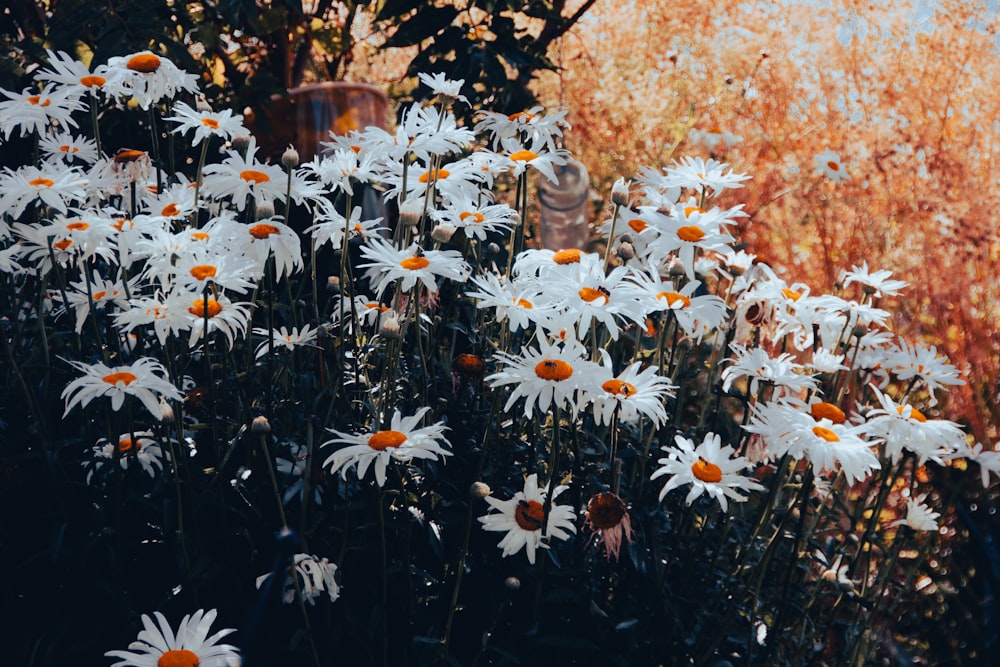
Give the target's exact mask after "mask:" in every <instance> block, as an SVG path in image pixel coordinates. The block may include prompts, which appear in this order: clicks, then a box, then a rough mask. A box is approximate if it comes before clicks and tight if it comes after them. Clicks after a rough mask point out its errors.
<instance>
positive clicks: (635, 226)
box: [628, 218, 649, 234]
mask: <svg viewBox="0 0 1000 667" xmlns="http://www.w3.org/2000/svg"><path fill="white" fill-rule="evenodd" d="M628 226H629V227H631V228H632V231H633V232H635V233H636V234H639V233H641V232H642V231H643V230H645V229H646V228H647V227H649V225H647V224H646V221H645V220H641V219H639V218H633V219H632V220H629V221H628Z"/></svg>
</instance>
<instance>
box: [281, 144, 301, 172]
mask: <svg viewBox="0 0 1000 667" xmlns="http://www.w3.org/2000/svg"><path fill="white" fill-rule="evenodd" d="M281 166H282V167H284V168H285V169H295V168H296V167H297V166H299V152H298V151H297V150H295V147H294V146H289V147H288V148H286V149H285V152H284V153H282V154H281Z"/></svg>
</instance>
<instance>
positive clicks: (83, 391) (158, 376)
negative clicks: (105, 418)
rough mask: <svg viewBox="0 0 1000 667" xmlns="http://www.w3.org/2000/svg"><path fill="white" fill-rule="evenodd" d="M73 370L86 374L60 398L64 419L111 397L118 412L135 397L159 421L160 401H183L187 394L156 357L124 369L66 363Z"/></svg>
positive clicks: (145, 358) (69, 361) (67, 388)
mask: <svg viewBox="0 0 1000 667" xmlns="http://www.w3.org/2000/svg"><path fill="white" fill-rule="evenodd" d="M66 362H67V363H69V364H70V365H71V366H73V367H74V368H75V369H77V370H78V371H82V372H83V373H84V375H83V377H79V378H77V379H75V380H73V381H72V382H70V383H69V384H68V385H66V388H65V389H63V392H62V394H61V395H60V398H62V399H65V401H66V411H65V412H63V417H65V416H66V415H68V414H69V411H70V410H72V409H73V408H75V407H76V406H77V405H79V406H80V407H86V406H87V405H88V404H89V403H90V402H91V401H93V400H94V399H95V398H100V397H101V396H107V397H108V398H110V399H111V409H112V410H114V411H115V412H117V411H118V410H121V408H122V405H124V404H125V397H126V396H135V397H136V398H137V399H139V400H140V401H141V402H142V404H143V405H144V406H145V407H146V409H147V410H149V412H150V414H152V415H153V417H154V418H156V419H159V418H160V416H161V414H162V413H161V411H160V398H161V397H162V398H165V399H166V400H168V401H179V400H181V399H182V398H184V396H183V394H181V392H180V391H178V390H177V388H176V387H174V385H172V384H171V383H170V381H169V379H168V378H167V369H166V368H164V367H163V364H161V363H160V362H159V361H157V360H156V359H153V358H152V357H143V358H141V359H138V360H136V361H135V362H133V363H131V364H127V365H124V366H106V365H105V364H103V363H100V362H98V363H96V364H85V363H83V362H82V361H73V360H69V359H67V360H66Z"/></svg>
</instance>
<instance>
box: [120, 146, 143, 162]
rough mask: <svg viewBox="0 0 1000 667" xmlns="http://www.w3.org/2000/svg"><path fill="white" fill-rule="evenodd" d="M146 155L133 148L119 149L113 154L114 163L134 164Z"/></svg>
mask: <svg viewBox="0 0 1000 667" xmlns="http://www.w3.org/2000/svg"><path fill="white" fill-rule="evenodd" d="M145 154H146V153H145V152H144V151H140V150H138V149H135V148H119V149H118V151H117V152H116V153H115V162H135V161H136V160H138V159H139V158H141V157H143V156H144V155H145Z"/></svg>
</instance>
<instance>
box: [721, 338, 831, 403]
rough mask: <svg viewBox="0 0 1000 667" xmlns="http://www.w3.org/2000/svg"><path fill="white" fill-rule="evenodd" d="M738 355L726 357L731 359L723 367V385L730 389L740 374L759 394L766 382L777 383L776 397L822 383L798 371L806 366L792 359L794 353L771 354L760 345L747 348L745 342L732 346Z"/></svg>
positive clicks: (755, 392)
mask: <svg viewBox="0 0 1000 667" xmlns="http://www.w3.org/2000/svg"><path fill="white" fill-rule="evenodd" d="M729 347H730V349H732V350H733V352H735V353H736V356H734V357H730V358H728V359H725V360H724V362H725V363H728V365H727V366H726V368H725V369H724V370H723V371H722V388H723V390H724V391H729V388H730V387H731V386H732V385H733V382H735V381H736V380H738V379H740V378H746V379H747V380H748V387H747V391H748V393H749V394H750V395H752V396H755V395H757V392H758V390H759V389H760V387H761V384H762V383H763V384H764V385H765V386H773V387H774V396H773V398H778V397H780V396H784V395H790V394H796V393H798V392H800V391H802V390H803V389H816V388H817V387H818V386H819V385H818V383H817V382H816V380H815V379H814V378H813V377H812V376H811V375H803V374H802V373H800V372H799V371H801V370H802V368H803V366H802V365H801V364H797V363H795V362H793V361H792V355H790V354H787V353H786V354H781V355H778V356H777V357H775V358H771V357H770V356H769V355H768V354H767V352H766V351H765V350H764V349H763V348H760V347H754V348H751V349H747V348H746V346H744V345H738V344H735V343H734V344H732V345H730V346H729Z"/></svg>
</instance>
